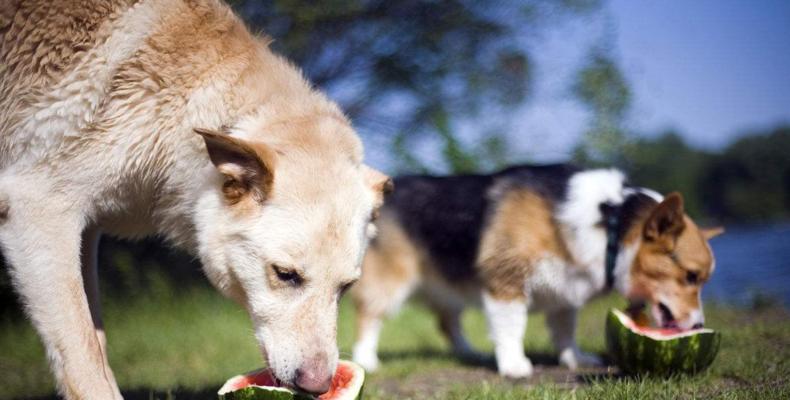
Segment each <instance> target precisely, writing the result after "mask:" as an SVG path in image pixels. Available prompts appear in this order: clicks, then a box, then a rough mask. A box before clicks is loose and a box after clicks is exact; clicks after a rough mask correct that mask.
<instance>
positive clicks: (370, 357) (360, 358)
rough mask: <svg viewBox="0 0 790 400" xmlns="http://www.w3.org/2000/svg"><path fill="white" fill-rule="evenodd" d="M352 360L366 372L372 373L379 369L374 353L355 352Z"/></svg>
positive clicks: (377, 359)
mask: <svg viewBox="0 0 790 400" xmlns="http://www.w3.org/2000/svg"><path fill="white" fill-rule="evenodd" d="M352 359H353V360H354V362H355V363H357V364H359V366H361V367H362V368H364V369H365V371H367V372H373V371H375V370H377V369H379V358H378V356H377V355H376V353H371V352H367V351H364V352H363V351H355V352H354V356H353V357H352Z"/></svg>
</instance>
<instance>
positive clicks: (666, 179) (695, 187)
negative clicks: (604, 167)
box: [623, 131, 712, 216]
mask: <svg viewBox="0 0 790 400" xmlns="http://www.w3.org/2000/svg"><path fill="white" fill-rule="evenodd" d="M711 159H712V156H711V155H710V154H709V153H706V152H703V151H699V150H695V149H692V148H691V147H689V146H688V145H687V144H686V143H685V142H684V141H683V138H681V137H680V135H678V134H677V133H675V132H671V131H670V132H666V133H664V134H662V135H660V136H658V137H656V138H654V139H648V138H639V139H635V140H633V141H631V142H630V143H629V144H628V145H627V146H625V148H624V162H623V166H624V167H625V168H626V169H627V170H628V175H629V177H630V178H631V180H632V181H633V182H634V183H635V184H638V185H640V186H646V187H649V188H652V189H655V190H657V191H659V192H661V193H669V192H674V191H677V192H680V193H682V194H683V196H684V200H685V207H686V211H687V212H688V213H689V214H690V215H692V216H705V215H709V214H710V212H709V211H710V210H708V209H707V208H706V207H705V204H704V200H703V198H702V197H703V196H702V193H701V192H700V182H701V180H702V179H703V176H704V175H705V174H706V171H707V170H708V168H710V166H711V164H710V163H711Z"/></svg>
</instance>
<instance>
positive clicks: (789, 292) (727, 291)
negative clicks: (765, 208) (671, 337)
mask: <svg viewBox="0 0 790 400" xmlns="http://www.w3.org/2000/svg"><path fill="white" fill-rule="evenodd" d="M711 246H712V247H713V252H714V254H715V255H716V271H715V272H714V273H713V277H712V278H711V280H710V281H709V282H708V284H706V285H705V288H704V290H703V292H702V296H703V298H704V299H705V300H713V301H716V302H722V303H727V304H735V305H742V306H749V305H751V304H753V303H754V302H756V301H760V300H766V299H767V300H770V301H773V300H776V301H779V302H781V303H783V304H784V305H785V306H790V223H786V224H780V225H766V226H751V227H727V232H725V233H724V234H723V235H721V236H718V237H716V238H713V239H711Z"/></svg>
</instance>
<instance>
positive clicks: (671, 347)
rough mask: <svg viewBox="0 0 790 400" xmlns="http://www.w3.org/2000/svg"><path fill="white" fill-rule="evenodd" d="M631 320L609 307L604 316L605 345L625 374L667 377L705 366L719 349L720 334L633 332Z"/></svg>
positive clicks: (690, 371) (710, 362) (714, 332)
mask: <svg viewBox="0 0 790 400" xmlns="http://www.w3.org/2000/svg"><path fill="white" fill-rule="evenodd" d="M630 326H633V323H632V322H631V319H630V318H629V317H628V316H627V315H625V314H624V313H623V312H621V311H620V310H616V309H612V310H610V311H609V314H608V315H607V318H606V347H607V349H608V351H609V354H610V355H611V356H612V358H613V359H614V361H615V362H616V363H617V365H618V366H619V367H620V369H621V370H622V371H623V372H624V373H626V374H634V375H645V374H651V375H661V376H668V375H672V374H675V373H685V374H695V373H698V372H701V371H704V370H705V369H706V368H708V367H709V366H710V365H711V364H712V363H713V360H714V359H715V358H716V354H717V353H718V351H719V344H720V342H721V334H719V332H716V331H713V330H711V329H695V330H691V331H686V332H681V333H678V334H675V335H657V334H651V333H641V332H636V331H634V330H633V329H631V328H630Z"/></svg>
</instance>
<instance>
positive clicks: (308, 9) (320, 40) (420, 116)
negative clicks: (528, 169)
mask: <svg viewBox="0 0 790 400" xmlns="http://www.w3.org/2000/svg"><path fill="white" fill-rule="evenodd" d="M232 4H233V6H234V7H235V8H236V9H237V10H238V11H239V12H240V13H241V14H242V15H243V16H244V18H245V19H246V20H247V22H248V23H250V24H251V25H252V26H254V27H255V28H257V29H261V30H263V31H265V32H267V33H268V34H269V35H270V36H272V37H273V38H275V39H276V40H275V42H274V44H273V47H274V48H275V49H276V50H278V51H279V52H281V53H283V54H285V55H286V56H288V57H289V58H290V59H292V60H293V61H294V62H295V63H297V64H298V65H300V66H301V67H302V68H303V70H304V71H305V74H306V75H307V76H308V77H309V78H310V79H311V80H312V81H313V82H315V83H316V84H317V85H318V86H321V87H322V88H324V89H326V90H327V91H329V93H330V94H331V95H332V96H333V98H335V99H336V100H338V101H339V102H340V104H341V106H342V107H343V109H344V110H345V111H346V113H347V114H348V115H349V116H350V117H352V119H353V120H354V122H355V124H356V125H357V126H358V128H360V131H361V132H363V134H368V135H372V134H386V135H389V136H390V137H391V138H393V139H392V140H393V145H394V147H395V149H396V153H399V154H400V155H401V161H403V162H405V163H406V164H408V165H410V166H411V167H412V168H420V166H419V165H416V164H418V163H419V161H418V160H417V158H415V156H414V154H413V153H412V152H410V151H408V149H409V143H410V142H411V141H412V140H415V139H419V138H422V137H425V136H433V137H435V138H439V140H440V141H441V142H442V143H443V147H442V150H441V152H442V153H443V154H444V157H445V158H446V159H447V163H448V166H449V168H450V169H452V170H455V169H456V167H460V168H461V169H466V168H468V167H470V165H469V164H468V162H467V161H468V160H467V161H459V160H460V159H453V157H461V158H467V155H468V156H469V157H477V156H481V154H478V152H477V149H474V148H468V149H467V148H463V147H462V146H460V145H459V141H458V140H457V137H456V134H455V133H454V132H453V130H452V127H453V126H454V124H455V123H456V122H457V121H458V120H459V119H460V118H470V117H474V116H477V115H479V113H480V112H481V110H483V109H485V108H486V107H489V108H491V107H497V108H500V109H507V108H509V107H512V106H514V105H517V104H520V103H522V102H523V101H524V100H525V99H526V98H527V97H528V96H527V95H528V93H529V88H530V82H531V77H532V73H531V72H532V66H531V57H530V55H529V51H528V49H529V41H530V40H533V39H534V38H535V37H536V35H535V33H537V32H538V31H540V29H542V28H543V27H545V26H547V25H548V23H550V22H553V21H557V20H558V19H559V18H565V17H567V16H571V15H578V14H580V13H583V12H587V11H590V10H592V9H595V8H596V7H597V6H598V0H521V1H517V0H511V1H473V0H446V1H431V0H407V1H386V0H367V1H366V0H343V1H340V0H329V1H320V2H318V1H293V0H269V1H253V0H237V1H232ZM502 114H504V113H502ZM484 147H485V148H488V150H489V151H493V152H494V153H497V152H498V151H502V150H503V149H505V148H506V145H505V144H504V138H503V136H501V135H500V136H499V137H498V138H495V139H492V140H490V141H489V144H488V145H486V146H484ZM398 149H400V150H401V151H397V150H398ZM463 153H468V154H467V155H464V154H463ZM482 156H483V157H485V156H486V155H485V154H482ZM495 157H499V155H496V156H495ZM459 163H460V164H459ZM422 167H424V166H422Z"/></svg>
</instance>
